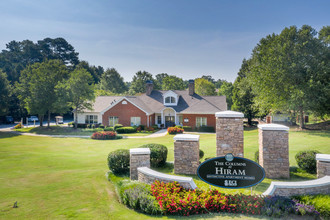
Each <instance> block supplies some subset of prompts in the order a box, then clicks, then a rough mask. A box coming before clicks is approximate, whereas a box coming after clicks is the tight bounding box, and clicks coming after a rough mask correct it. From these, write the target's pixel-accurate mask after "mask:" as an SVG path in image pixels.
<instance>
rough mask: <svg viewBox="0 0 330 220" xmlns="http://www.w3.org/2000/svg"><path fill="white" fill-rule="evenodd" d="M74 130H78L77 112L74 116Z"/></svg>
mask: <svg viewBox="0 0 330 220" xmlns="http://www.w3.org/2000/svg"><path fill="white" fill-rule="evenodd" d="M74 128H75V129H77V128H78V112H77V111H76V112H75V114H74Z"/></svg>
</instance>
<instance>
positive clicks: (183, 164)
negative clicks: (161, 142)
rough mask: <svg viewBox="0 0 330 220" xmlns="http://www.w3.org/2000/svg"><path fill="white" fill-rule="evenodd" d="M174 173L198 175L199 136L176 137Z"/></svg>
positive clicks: (183, 135) (185, 135)
mask: <svg viewBox="0 0 330 220" xmlns="http://www.w3.org/2000/svg"><path fill="white" fill-rule="evenodd" d="M174 140H175V142H174V173H175V174H196V173H197V168H198V166H199V135H189V134H180V135H176V136H175V137H174Z"/></svg>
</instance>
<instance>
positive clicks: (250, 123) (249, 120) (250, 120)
mask: <svg viewBox="0 0 330 220" xmlns="http://www.w3.org/2000/svg"><path fill="white" fill-rule="evenodd" d="M248 125H249V126H252V118H251V117H248Z"/></svg>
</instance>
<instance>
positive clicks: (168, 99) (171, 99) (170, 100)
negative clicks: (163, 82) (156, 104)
mask: <svg viewBox="0 0 330 220" xmlns="http://www.w3.org/2000/svg"><path fill="white" fill-rule="evenodd" d="M174 103H176V100H175V97H173V96H168V97H166V98H165V104H174Z"/></svg>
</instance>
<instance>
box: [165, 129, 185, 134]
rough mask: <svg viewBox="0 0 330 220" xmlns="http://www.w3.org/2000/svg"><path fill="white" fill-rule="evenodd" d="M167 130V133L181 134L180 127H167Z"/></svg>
mask: <svg viewBox="0 0 330 220" xmlns="http://www.w3.org/2000/svg"><path fill="white" fill-rule="evenodd" d="M167 132H168V133H169V134H182V133H183V129H182V128H177V127H169V128H167Z"/></svg>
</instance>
